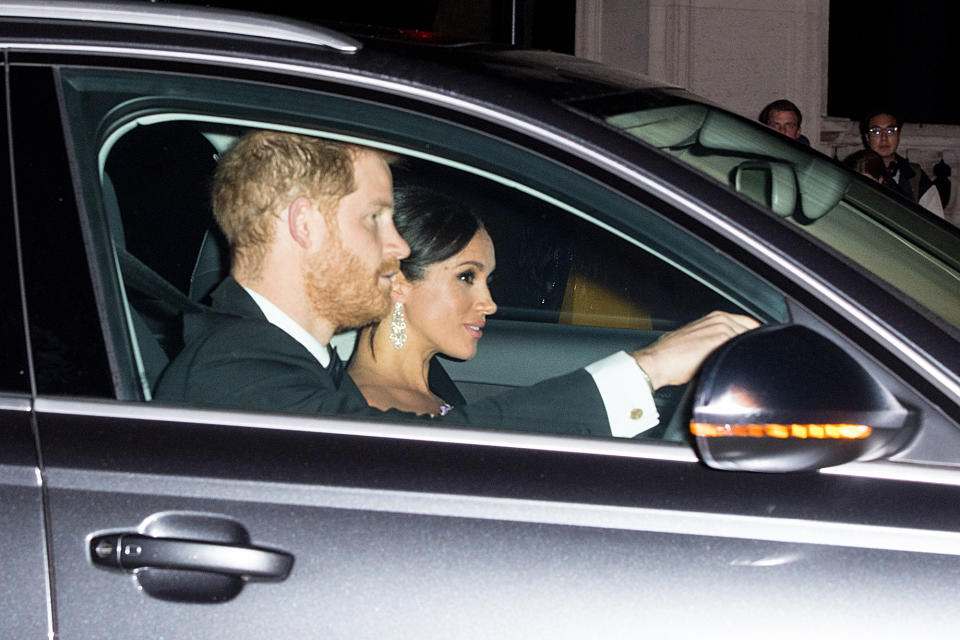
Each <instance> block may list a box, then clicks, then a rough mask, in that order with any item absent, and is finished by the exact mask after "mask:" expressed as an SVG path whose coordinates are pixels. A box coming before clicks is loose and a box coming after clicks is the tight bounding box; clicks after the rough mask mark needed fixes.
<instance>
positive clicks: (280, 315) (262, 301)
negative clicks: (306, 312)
mask: <svg viewBox="0 0 960 640" xmlns="http://www.w3.org/2000/svg"><path fill="white" fill-rule="evenodd" d="M241 286H243V285H241ZM243 290H244V291H246V292H247V293H249V294H250V297H251V298H253V301H254V302H256V303H257V306H258V307H260V311H262V312H263V315H265V316H266V317H267V321H268V322H269V323H270V324H272V325H274V326H275V327H278V328H280V329H282V330H283V331H284V332H285V333H286V334H287V335H289V336H290V337H291V338H293V339H294V340H296V341H297V342H299V343H300V344H301V345H303V348H304V349H306V350H307V351H309V352H310V353H311V354H313V357H314V358H316V359H317V362H319V363H320V365H321V366H322V367H324V368H326V367H327V366H328V365H329V364H330V352H329V351H328V350H327V346H326V345H325V344H321V343H320V341H319V340H317V339H316V338H314V337H313V336H312V335H310V332H309V331H307V330H306V329H304V328H303V327H301V326H300V325H299V324H297V321H296V320H294V319H293V318H291V317H290V316H288V315H287V314H286V313H284V312H283V311H282V310H281V309H280V307H278V306H277V305H275V304H273V303H272V302H270V301H269V300H267V299H266V298H264V297H263V296H262V295H260V294H259V293H257V292H256V291H254V290H253V289H248V288H247V287H243Z"/></svg>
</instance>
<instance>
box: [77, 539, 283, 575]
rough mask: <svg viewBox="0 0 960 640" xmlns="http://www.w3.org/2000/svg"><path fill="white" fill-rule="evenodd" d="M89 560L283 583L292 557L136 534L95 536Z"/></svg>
mask: <svg viewBox="0 0 960 640" xmlns="http://www.w3.org/2000/svg"><path fill="white" fill-rule="evenodd" d="M90 557H91V559H92V560H93V562H94V564H96V565H99V566H101V567H107V568H112V569H123V570H127V571H132V570H134V569H144V568H151V569H179V570H188V571H202V572H210V573H219V574H225V575H232V576H239V577H243V578H246V579H248V580H283V579H284V578H286V577H287V575H288V574H289V573H290V569H291V567H292V566H293V556H291V555H290V554H288V553H283V552H282V551H273V550H270V549H262V548H260V547H253V546H247V545H234V544H222V543H217V542H203V541H199V540H182V539H177V538H154V537H151V536H145V535H141V534H138V533H119V534H116V533H114V534H107V535H100V536H95V537H93V538H92V539H91V540H90Z"/></svg>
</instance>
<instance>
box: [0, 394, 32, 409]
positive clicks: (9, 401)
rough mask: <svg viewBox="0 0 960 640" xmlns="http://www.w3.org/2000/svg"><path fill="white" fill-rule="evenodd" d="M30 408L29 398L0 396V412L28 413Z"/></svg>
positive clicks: (30, 401)
mask: <svg viewBox="0 0 960 640" xmlns="http://www.w3.org/2000/svg"><path fill="white" fill-rule="evenodd" d="M32 408H33V401H32V400H30V398H25V397H17V396H3V395H0V411H30V410H31V409H32Z"/></svg>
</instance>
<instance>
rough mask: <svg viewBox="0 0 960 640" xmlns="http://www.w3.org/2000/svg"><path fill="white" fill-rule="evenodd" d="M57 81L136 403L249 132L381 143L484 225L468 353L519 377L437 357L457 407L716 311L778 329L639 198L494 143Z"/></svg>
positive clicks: (268, 94) (234, 95)
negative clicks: (110, 272)
mask: <svg viewBox="0 0 960 640" xmlns="http://www.w3.org/2000/svg"><path fill="white" fill-rule="evenodd" d="M62 73H63V78H64V96H65V99H66V102H67V107H68V109H67V111H68V113H69V114H70V116H71V117H72V118H73V120H72V125H73V126H72V129H73V132H74V135H75V138H76V140H77V146H78V154H82V157H83V158H84V162H81V163H80V164H81V165H82V166H81V171H84V172H85V176H84V182H85V183H89V184H100V186H101V188H100V189H98V190H96V192H95V193H90V194H87V197H88V208H89V210H90V211H99V212H101V214H102V215H103V217H104V223H103V224H101V225H99V227H100V228H102V229H103V230H104V233H103V234H102V236H101V237H100V242H101V243H103V251H101V253H102V254H103V255H108V256H112V257H113V262H114V263H115V265H116V269H115V271H116V274H117V278H116V281H115V282H114V283H113V286H114V287H115V288H116V289H117V298H118V300H120V301H122V304H123V305H124V313H125V314H126V316H127V318H128V320H127V324H128V339H129V342H130V347H129V349H130V350H131V351H132V352H133V353H134V360H135V362H136V366H135V368H134V369H135V370H134V371H133V373H132V376H133V377H134V378H137V379H139V383H140V385H141V387H142V390H143V394H142V395H143V397H144V398H147V399H148V398H149V397H150V395H151V390H152V388H153V385H154V384H155V382H156V379H157V376H158V375H159V374H160V373H161V372H162V371H163V368H164V367H165V366H166V364H167V363H168V362H169V361H170V360H171V359H172V358H173V357H175V355H176V353H177V352H178V349H179V348H180V347H181V346H182V342H180V340H181V339H180V330H181V318H182V315H183V313H184V312H186V311H189V310H190V309H191V307H192V305H195V304H198V303H202V302H203V301H204V300H203V296H204V293H205V292H206V291H209V286H198V285H197V279H198V278H197V274H198V273H200V272H203V271H204V270H205V269H207V267H206V266H204V264H202V263H205V260H206V258H205V257H204V256H205V255H206V254H207V253H208V252H207V251H206V250H201V246H202V245H205V244H207V241H208V240H209V239H210V237H211V236H212V235H216V233H217V232H216V229H215V226H214V225H213V223H212V218H211V214H210V206H209V201H208V197H207V188H208V186H209V180H210V176H211V174H212V171H213V168H214V165H215V162H216V157H217V155H218V153H220V152H221V151H222V150H224V149H225V148H227V147H228V146H229V145H230V144H231V142H232V141H233V140H234V139H235V138H236V137H237V136H238V135H240V134H241V133H242V132H244V131H246V130H249V129H251V128H277V129H282V130H290V131H296V132H300V133H305V134H310V135H317V136H321V137H330V138H336V139H346V140H349V141H353V142H357V143H360V144H367V145H371V146H375V147H379V148H382V149H385V150H388V151H390V152H392V153H395V154H396V155H398V156H399V158H400V160H399V161H398V162H397V163H396V165H395V170H394V174H395V181H396V183H397V185H404V184H418V185H421V186H426V187H430V188H433V189H436V190H439V191H443V192H445V193H448V194H449V195H451V196H453V197H455V198H457V199H458V200H459V201H461V202H463V203H464V204H466V205H467V206H468V207H470V208H472V209H474V210H475V211H476V212H477V213H478V214H479V215H480V216H481V218H483V219H484V221H485V224H486V225H487V226H488V228H489V230H490V233H491V236H492V238H493V240H494V243H495V245H496V253H497V265H498V266H497V272H496V274H495V277H494V281H493V285H492V291H493V295H494V297H495V299H496V300H497V303H498V305H499V307H500V311H499V312H498V313H497V315H496V316H494V317H493V319H492V321H493V322H496V323H501V325H502V326H503V327H504V329H503V331H502V332H499V333H498V332H495V331H490V332H485V337H484V343H483V346H482V347H481V353H483V352H484V351H486V352H487V353H489V354H494V353H499V351H498V347H497V346H496V344H497V341H498V339H497V338H494V335H500V336H502V344H500V347H501V348H502V350H506V351H508V352H510V353H511V354H512V357H513V358H514V359H516V360H517V361H518V362H523V363H524V366H523V367H510V366H509V365H508V366H506V367H505V366H504V364H503V361H502V360H500V359H499V358H498V357H495V356H493V355H488V356H486V357H480V356H478V357H477V358H475V359H474V360H473V361H470V362H467V363H450V367H451V370H452V371H453V373H452V375H453V378H454V380H455V381H456V382H457V383H458V384H462V385H464V386H465V387H468V392H467V393H466V394H465V395H467V396H468V397H471V394H473V393H474V392H476V393H477V394H478V395H476V396H472V397H478V396H479V395H482V392H489V391H499V390H503V389H505V388H509V387H511V386H521V385H529V384H532V383H535V382H538V381H539V380H541V379H544V378H546V377H551V376H552V375H557V374H559V373H564V372H566V371H572V370H574V369H576V368H579V367H582V366H584V365H586V364H588V363H589V362H591V361H592V360H595V359H597V358H599V357H602V356H604V355H607V354H608V353H610V352H612V351H615V350H617V349H633V348H637V347H639V346H643V345H644V344H647V343H649V342H651V341H652V340H654V339H655V338H656V337H657V335H659V332H661V331H663V330H668V329H672V328H675V327H676V326H679V325H681V324H683V323H685V322H687V321H689V320H691V319H693V318H695V317H698V316H699V315H702V314H703V313H706V312H707V311H709V310H711V309H715V308H723V309H728V310H731V311H738V312H744V313H749V314H752V315H755V316H758V317H760V318H761V319H764V320H775V321H785V320H786V319H787V318H788V313H787V307H786V304H785V302H784V300H783V297H782V296H781V295H780V294H779V293H778V292H777V291H776V290H775V289H774V288H772V287H771V286H770V285H768V284H767V283H765V282H764V281H763V280H761V279H760V278H758V277H757V276H755V275H754V274H753V273H751V272H750V271H748V270H746V269H745V268H743V267H741V266H740V265H738V264H736V263H735V262H733V261H731V260H729V259H727V258H725V257H724V256H722V255H721V254H718V253H717V252H716V251H715V250H713V249H712V248H711V247H710V246H709V245H707V244H706V243H704V242H703V241H701V240H699V239H698V238H696V237H695V236H693V235H691V234H690V233H688V232H686V231H684V230H683V229H681V228H679V227H677V226H676V225H675V224H673V223H671V222H668V221H667V220H666V219H665V218H663V217H661V216H660V215H659V214H658V213H656V211H654V210H653V209H652V208H650V207H649V206H648V205H641V204H640V203H638V202H637V201H636V200H633V199H631V198H628V197H626V196H624V195H622V194H619V193H617V192H615V191H613V190H611V189H610V188H608V187H606V186H604V185H602V184H600V183H598V182H596V181H594V180H592V179H590V178H587V177H585V176H583V175H580V174H578V173H575V172H572V171H570V170H569V169H566V168H565V167H563V166H561V165H559V164H557V163H556V162H552V161H549V160H546V159H544V158H541V157H539V156H536V155H534V154H532V153H530V152H527V151H525V150H523V149H521V148H520V147H518V146H515V145H512V144H508V143H506V142H503V141H501V140H498V139H496V138H493V137H490V136H485V135H482V134H479V133H476V132H475V131H471V130H469V129H466V128H462V127H458V126H455V125H452V124H445V123H443V122H441V121H437V120H435V119H428V118H425V117H421V116H417V115H415V114H413V113H411V112H410V111H401V110H398V109H393V108H390V107H386V106H379V105H376V104H374V103H372V102H370V101H364V102H359V101H354V100H348V99H345V98H339V97H334V96H330V95H326V94H322V93H311V92H308V91H301V90H290V89H283V88H278V87H264V86H257V85H245V84H241V83H231V82H226V81H218V80H210V79H205V78H191V77H187V76H183V77H173V76H156V77H152V76H150V75H149V74H142V73H141V74H136V75H134V74H128V73H123V72H116V71H98V70H90V69H82V70H81V69H65V70H63V72H62ZM265 105H266V106H265ZM214 253H217V252H216V251H214ZM219 261H220V262H219V265H214V267H213V272H214V273H217V278H216V279H219V278H222V277H223V276H224V275H225V274H226V268H227V262H228V258H226V257H225V256H224V253H223V250H222V247H221V249H220V251H219ZM109 286H110V285H109V283H105V287H107V288H108V287H109ZM564 327H569V329H564ZM487 333H489V335H487ZM558 341H560V343H562V344H563V348H562V350H560V351H559V352H558V350H557V344H558ZM545 353H546V354H549V355H550V357H549V358H543V357H541V354H545ZM541 360H543V364H542V365H541V366H540V367H538V366H534V364H533V363H536V362H538V361H541ZM505 369H507V370H509V371H505ZM126 375H128V376H129V375H131V374H130V373H129V372H128V373H127V374H126Z"/></svg>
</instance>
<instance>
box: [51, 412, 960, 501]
mask: <svg viewBox="0 0 960 640" xmlns="http://www.w3.org/2000/svg"><path fill="white" fill-rule="evenodd" d="M35 410H36V411H37V412H38V413H47V414H56V415H70V416H84V417H90V418H115V419H119V420H146V421H158V422H171V423H177V424H205V425H223V426H230V427H237V428H240V429H244V428H247V429H270V430H278V431H298V432H303V433H318V434H327V435H346V436H364V437H370V438H390V439H396V440H410V441H417V442H435V443H443V444H464V445H473V446H485V447H506V448H510V449H529V450H534V451H553V452H557V453H576V454H587V455H603V456H613V457H619V458H636V459H643V460H658V461H663V462H685V463H690V464H699V459H698V458H697V455H696V454H695V453H694V451H693V449H691V448H690V447H688V446H686V445H684V444H681V443H673V442H656V441H644V440H625V439H620V438H601V437H588V436H564V435H557V434H549V433H522V432H514V431H497V430H485V429H466V428H460V427H444V426H442V424H440V423H433V424H430V425H426V424H424V425H419V424H412V423H410V424H405V423H395V422H387V421H374V420H364V419H351V418H341V417H333V416H317V417H313V416H305V415H294V414H282V413H277V414H273V413H255V412H243V411H229V410H222V409H200V408H193V407H181V406H174V405H163V404H159V403H149V404H148V403H141V402H121V401H108V400H85V399H81V398H53V397H40V398H37V400H36V402H35ZM820 473H824V474H828V475H835V476H845V477H853V478H875V479H882V480H895V481H901V482H923V483H928V484H938V485H944V486H958V487H960V468H954V467H947V466H943V467H937V466H933V465H921V464H915V463H910V462H906V463H905V462H891V461H886V460H875V461H872V462H851V463H847V464H844V465H840V466H836V467H831V468H828V469H821V470H820Z"/></svg>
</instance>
